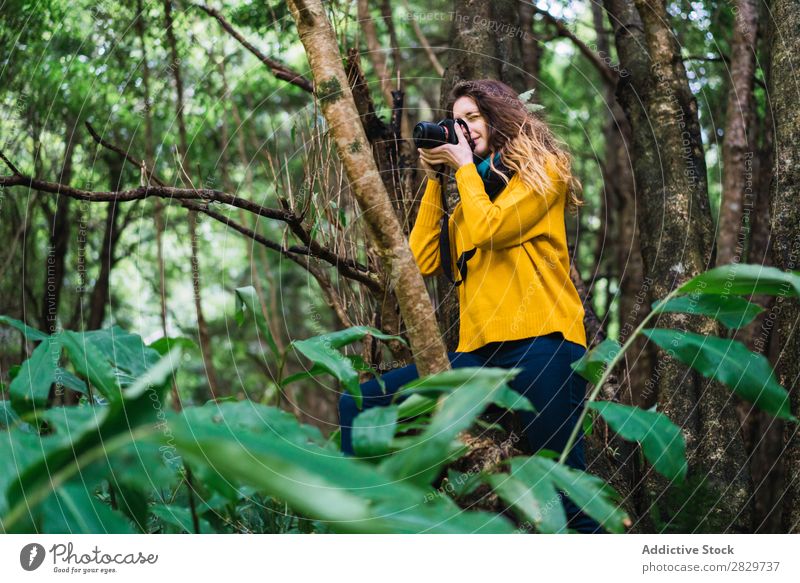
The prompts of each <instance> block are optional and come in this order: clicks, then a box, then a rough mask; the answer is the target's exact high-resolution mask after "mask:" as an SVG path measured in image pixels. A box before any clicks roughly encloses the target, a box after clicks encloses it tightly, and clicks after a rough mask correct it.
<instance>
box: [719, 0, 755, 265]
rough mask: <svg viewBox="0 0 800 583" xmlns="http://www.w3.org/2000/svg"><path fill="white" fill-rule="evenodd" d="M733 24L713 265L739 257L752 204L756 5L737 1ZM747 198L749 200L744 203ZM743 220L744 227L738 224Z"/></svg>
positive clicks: (746, 1) (742, 253)
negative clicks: (720, 188) (715, 257)
mask: <svg viewBox="0 0 800 583" xmlns="http://www.w3.org/2000/svg"><path fill="white" fill-rule="evenodd" d="M736 8H737V11H736V19H735V26H734V30H733V42H732V48H731V64H730V71H731V85H730V89H729V91H728V106H727V112H726V117H725V134H724V136H725V137H724V140H723V142H722V203H721V204H720V209H719V235H718V237H717V265H725V264H728V263H739V262H740V261H741V260H742V258H743V255H744V250H745V237H746V225H747V226H748V227H749V224H750V221H749V214H747V215H745V214H744V205H745V202H748V203H749V207H752V203H753V200H752V199H753V178H752V176H753V157H754V154H755V145H754V144H753V143H752V138H750V139H748V138H749V137H750V136H752V133H751V128H752V125H753V116H754V111H753V108H754V100H753V81H754V79H755V68H756V53H755V42H756V32H757V27H758V10H757V8H756V2H755V0H738V1H737V2H736ZM747 198H749V200H746V199H747ZM743 218H745V219H747V220H746V225H743V224H742V219H743Z"/></svg>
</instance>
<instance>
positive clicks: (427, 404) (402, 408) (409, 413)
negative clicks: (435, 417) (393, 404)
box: [397, 395, 436, 419]
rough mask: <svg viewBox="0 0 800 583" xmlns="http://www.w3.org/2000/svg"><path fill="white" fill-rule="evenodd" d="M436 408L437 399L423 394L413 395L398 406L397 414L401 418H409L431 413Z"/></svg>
mask: <svg viewBox="0 0 800 583" xmlns="http://www.w3.org/2000/svg"><path fill="white" fill-rule="evenodd" d="M434 409H436V399H432V398H430V397H425V396H423V395H411V396H410V397H409V398H408V399H406V400H405V401H403V402H402V403H400V404H399V405H398V406H397V414H398V416H399V417H400V419H408V418H411V417H417V416H418V415H424V414H425V413H430V412H431V411H433V410H434Z"/></svg>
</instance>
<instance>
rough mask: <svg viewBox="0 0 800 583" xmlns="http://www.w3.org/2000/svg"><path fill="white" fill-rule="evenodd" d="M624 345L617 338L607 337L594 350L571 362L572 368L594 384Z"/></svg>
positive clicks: (598, 380)
mask: <svg viewBox="0 0 800 583" xmlns="http://www.w3.org/2000/svg"><path fill="white" fill-rule="evenodd" d="M621 349H622V347H621V346H620V345H619V343H618V342H617V341H616V340H612V339H610V338H606V339H605V340H603V341H602V342H601V343H600V344H598V345H597V346H595V347H594V348H593V349H592V350H590V351H588V352H586V353H584V355H583V356H582V357H581V358H579V359H578V360H576V361H575V362H573V363H571V364H570V366H571V367H572V369H573V370H574V371H575V372H577V373H578V374H579V375H581V376H582V377H583V378H585V379H586V380H587V381H589V382H590V383H592V384H595V385H596V384H597V383H599V382H600V379H601V378H602V377H603V374H604V373H605V372H606V367H607V366H608V365H609V364H610V363H611V361H612V360H614V358H616V356H617V354H619V351H620V350H621Z"/></svg>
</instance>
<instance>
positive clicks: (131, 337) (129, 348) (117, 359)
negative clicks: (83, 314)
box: [72, 326, 162, 387]
mask: <svg viewBox="0 0 800 583" xmlns="http://www.w3.org/2000/svg"><path fill="white" fill-rule="evenodd" d="M72 334H76V335H78V336H79V337H80V338H81V339H82V340H84V341H86V342H91V343H92V344H93V345H94V346H96V347H97V348H98V350H100V352H101V353H102V354H104V355H105V356H106V358H107V359H108V361H109V362H110V363H111V365H112V366H113V367H114V368H116V369H118V371H119V372H118V373H117V374H118V376H119V377H120V383H121V384H122V386H123V387H124V386H127V385H129V384H130V383H132V382H133V381H134V380H135V379H137V378H139V377H140V376H141V375H143V374H144V373H145V371H147V370H150V369H151V368H152V367H154V366H155V365H156V363H157V362H158V361H159V359H160V358H161V356H162V355H161V354H159V353H158V351H156V350H154V349H153V348H150V347H148V346H147V345H145V343H144V340H142V337H141V336H139V335H138V334H133V333H132V332H128V331H127V330H124V329H122V328H120V327H119V326H112V327H111V328H103V329H102V330H92V331H90V332H72ZM123 373H124V374H123Z"/></svg>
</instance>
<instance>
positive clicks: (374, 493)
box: [172, 419, 513, 534]
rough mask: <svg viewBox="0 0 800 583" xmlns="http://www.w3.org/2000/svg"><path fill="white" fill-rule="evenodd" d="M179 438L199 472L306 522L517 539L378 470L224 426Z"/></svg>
mask: <svg viewBox="0 0 800 583" xmlns="http://www.w3.org/2000/svg"><path fill="white" fill-rule="evenodd" d="M172 436H173V439H174V442H175V444H176V445H177V447H178V449H179V450H180V451H181V453H182V454H183V455H184V456H185V457H186V458H187V459H189V460H190V461H191V462H192V463H193V464H196V465H209V466H211V467H213V469H214V471H215V472H218V473H219V475H221V476H223V477H225V478H226V479H227V480H229V481H230V482H233V483H245V484H249V485H252V486H254V487H256V488H258V489H259V491H261V492H264V493H265V494H268V495H271V496H274V497H276V498H278V499H280V500H283V501H285V502H286V503H288V504H289V506H290V507H291V508H292V509H293V510H294V511H296V512H299V513H301V514H303V515H304V516H306V517H308V518H311V519H315V520H324V521H326V522H327V524H328V526H329V527H330V528H331V530H333V531H335V532H351V533H398V534H400V533H421V532H430V533H466V532H484V533H491V532H495V533H501V532H504V533H510V532H512V531H513V527H512V525H511V523H510V522H509V521H508V520H507V519H505V518H504V517H502V516H498V515H492V514H489V513H486V512H471V511H464V510H462V509H461V508H459V507H458V506H457V505H455V504H454V503H453V502H452V501H451V500H449V499H445V498H446V497H440V498H438V499H435V500H433V501H430V502H426V496H429V493H427V492H426V491H425V490H423V489H419V488H416V487H414V486H412V485H411V484H408V483H404V482H398V481H394V480H391V479H389V478H388V477H387V476H386V475H384V474H382V473H380V472H379V471H378V470H376V469H375V467H374V466H372V465H370V464H368V463H366V462H362V461H359V460H357V459H354V458H347V457H339V456H336V455H332V454H331V452H330V451H326V450H323V449H321V448H320V447H318V446H316V445H313V444H307V445H303V446H300V445H297V444H290V443H287V442H286V441H285V440H281V439H280V438H277V437H275V436H272V435H256V434H253V433H251V432H249V431H240V432H236V433H232V432H231V431H230V430H229V429H228V428H226V427H224V426H222V425H211V426H203V427H197V426H190V425H188V424H186V423H185V421H182V420H181V419H176V421H175V422H174V424H173V426H172Z"/></svg>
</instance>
